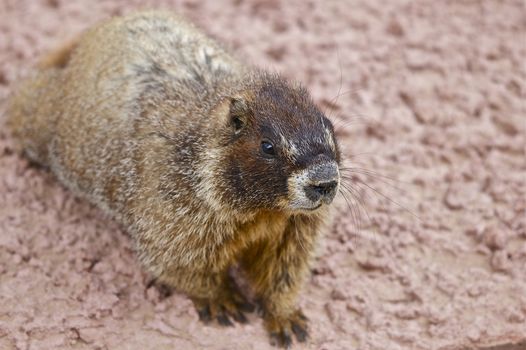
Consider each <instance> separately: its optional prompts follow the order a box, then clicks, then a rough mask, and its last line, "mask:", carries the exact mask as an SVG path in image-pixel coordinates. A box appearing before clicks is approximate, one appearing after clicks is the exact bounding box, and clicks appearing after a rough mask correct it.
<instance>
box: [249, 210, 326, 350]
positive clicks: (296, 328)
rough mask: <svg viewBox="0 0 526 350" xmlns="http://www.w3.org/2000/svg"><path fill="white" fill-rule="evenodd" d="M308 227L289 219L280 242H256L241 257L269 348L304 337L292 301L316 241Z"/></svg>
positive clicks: (304, 329) (302, 324)
mask: <svg viewBox="0 0 526 350" xmlns="http://www.w3.org/2000/svg"><path fill="white" fill-rule="evenodd" d="M307 220H308V219H307ZM312 226H313V225H312V224H310V225H305V222H303V221H302V219H301V218H295V219H291V221H290V223H289V224H288V226H287V228H286V230H285V232H284V233H283V235H282V237H281V240H272V239H269V240H265V241H261V242H258V243H257V244H255V245H253V246H252V247H250V249H248V250H247V252H246V253H245V254H244V257H243V267H244V269H245V270H246V272H247V275H248V278H249V279H250V281H251V282H252V285H253V288H254V290H255V293H256V296H257V297H258V298H259V299H260V300H261V302H262V307H263V318H264V323H265V327H266V329H267V331H268V332H269V335H270V337H271V342H272V343H273V345H279V346H282V347H289V346H290V345H291V344H292V334H294V335H295V336H296V339H297V340H298V341H300V342H304V341H305V340H306V339H307V337H308V332H307V318H306V317H305V315H304V314H303V312H302V311H301V310H300V309H299V308H298V307H297V305H296V299H297V295H298V292H299V290H300V288H301V286H302V284H303V281H304V279H305V276H306V274H307V273H308V270H309V268H308V266H309V258H310V256H311V252H312V250H313V247H314V243H315V239H316V228H315V227H312Z"/></svg>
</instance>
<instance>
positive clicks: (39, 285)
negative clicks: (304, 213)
mask: <svg viewBox="0 0 526 350" xmlns="http://www.w3.org/2000/svg"><path fill="white" fill-rule="evenodd" d="M140 7H148V8H149V7H155V8H159V7H165V8H170V9H173V10H174V11H177V12H179V13H182V14H184V15H186V16H187V17H189V18H190V19H192V20H194V21H195V22H197V23H198V24H199V25H200V26H202V27H203V28H205V30H206V31H207V32H208V33H210V34H211V35H213V36H215V37H217V38H218V39H220V40H222V41H223V42H225V43H226V45H228V46H230V47H231V48H232V49H233V50H234V51H235V52H236V53H238V54H239V55H240V56H241V57H243V58H245V59H246V61H249V62H252V63H254V64H257V65H260V66H263V67H267V68H269V69H275V70H278V71H281V72H283V73H284V74H285V75H287V76H289V77H290V78H293V79H298V80H300V81H302V82H304V83H305V84H306V85H307V86H308V87H309V89H310V90H311V91H312V94H313V96H314V98H315V100H316V101H317V102H318V103H319V104H320V105H321V106H322V107H323V108H324V109H325V110H326V111H327V113H328V114H329V115H330V116H331V118H332V119H333V120H334V121H335V124H336V128H337V132H338V136H339V137H340V142H341V144H342V146H343V148H344V153H345V156H346V157H347V159H348V160H347V164H349V165H351V166H355V167H360V168H364V169H368V170H357V171H358V172H359V173H355V174H354V180H352V181H349V182H348V184H349V185H350V186H353V192H354V194H355V196H356V198H357V199H354V200H353V199H352V198H348V199H349V201H351V207H352V208H354V209H352V210H351V209H349V207H348V206H347V204H346V202H345V200H344V198H343V196H340V198H339V199H338V202H337V205H336V207H337V210H336V215H335V220H334V223H333V225H332V226H331V228H330V230H329V231H328V232H327V233H326V237H325V239H324V241H323V244H322V246H321V247H320V250H319V254H318V258H317V259H316V263H315V267H314V268H313V273H312V277H311V278H310V280H309V281H308V283H307V284H306V286H305V290H304V292H303V293H302V296H301V305H303V307H304V308H305V311H306V314H307V315H308V316H309V318H310V319H311V339H310V341H309V343H308V344H307V345H305V346H298V347H296V348H297V349H389V350H397V349H473V348H487V347H491V346H496V345H500V347H496V348H495V349H524V348H526V344H524V343H523V344H522V345H521V344H519V343H520V342H521V341H524V340H525V338H526V157H525V152H526V146H525V142H526V138H525V134H526V125H525V123H526V103H525V99H526V66H525V63H524V58H525V57H526V9H525V3H524V2H523V1H520V0H517V1H513V0H502V1H497V0H495V1H489V0H487V1H485V0H480V1H470V0H463V1H459V0H443V1H432V0H422V1H404V0H397V1H380V0H377V1H368V0H352V1H323V2H322V1H319V2H314V1H302V0H295V1H270V0H269V1H243V0H233V1H209V2H197V1H161V0H159V1H138V0H133V1H124V0H108V1H80V0H69V1H65V0H47V1H44V0H38V1H37V0H2V1H0V122H1V120H2V119H3V113H4V109H5V105H6V98H7V96H8V94H9V92H10V90H11V88H12V86H13V85H14V84H15V83H16V82H17V81H18V80H19V79H20V78H22V77H23V76H25V75H26V74H27V73H28V70H29V69H30V67H31V65H32V64H33V63H34V61H35V59H36V58H37V57H38V56H39V55H40V54H42V53H43V52H45V51H46V50H48V49H52V48H53V47H55V46H56V45H58V44H59V43H60V42H62V41H63V40H64V39H67V38H70V37H71V36H73V35H75V34H76V33H78V32H79V31H81V30H83V29H84V28H86V27H88V26H89V25H91V24H93V23H94V22H96V21H98V20H101V19H104V18H108V17H109V16H112V15H116V14H122V13H127V12H129V11H132V10H133V9H137V8H140ZM12 144H13V140H11V139H9V138H8V137H6V136H5V133H4V132H3V131H0V349H112V350H113V349H194V348H203V349H267V348H270V346H269V345H268V341H267V337H266V334H265V333H264V331H263V329H262V325H261V320H260V319H258V318H257V317H256V316H252V317H251V321H252V322H251V324H249V325H246V326H239V325H238V326H236V327H235V328H228V329H222V328H219V326H204V325H202V324H201V323H199V322H198V320H197V315H196V313H195V311H194V309H193V308H192V306H191V303H190V301H189V300H188V299H187V298H186V297H185V296H184V295H180V294H175V295H173V296H171V297H169V298H165V299H163V298H161V296H160V294H159V291H158V290H157V289H155V288H147V287H146V283H147V276H145V274H144V273H143V272H142V271H141V268H140V266H139V265H138V263H137V261H136V260H135V258H134V255H133V252H132V250H131V244H130V241H129V239H128V237H127V236H126V234H125V233H124V232H123V231H122V230H121V229H120V228H119V227H118V226H117V225H116V224H114V223H113V222H112V221H111V220H110V219H108V218H105V217H104V216H103V215H102V214H101V212H100V211H99V210H98V209H96V208H93V207H91V206H90V205H89V204H87V203H86V202H84V201H81V200H78V199H75V198H74V197H73V196H72V195H71V194H70V193H68V192H67V191H66V190H64V189H63V188H62V187H61V185H60V184H59V183H57V181H56V180H55V179H54V178H53V176H51V175H50V174H49V173H47V172H46V171H45V170H42V169H38V168H35V167H32V166H29V165H28V163H27V161H26V160H25V159H23V158H21V157H20V156H19V155H17V154H14V153H13V152H12ZM384 176H385V177H384ZM359 180H361V181H363V184H360V181H359ZM364 184H366V185H364ZM380 193H381V194H380ZM384 195H385V197H384ZM386 197H387V198H389V199H387V198H386ZM395 202H396V203H395ZM511 343H515V344H519V345H515V347H514V348H513V347H511V345H509V344H511ZM506 344H508V345H506Z"/></svg>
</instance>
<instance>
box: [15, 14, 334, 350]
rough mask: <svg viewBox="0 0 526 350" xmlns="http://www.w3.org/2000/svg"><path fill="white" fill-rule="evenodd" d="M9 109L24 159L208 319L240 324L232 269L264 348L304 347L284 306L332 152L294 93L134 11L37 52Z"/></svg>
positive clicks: (327, 185)
mask: <svg viewBox="0 0 526 350" xmlns="http://www.w3.org/2000/svg"><path fill="white" fill-rule="evenodd" d="M8 114H9V125H10V127H11V130H12V132H13V134H14V136H16V137H17V138H18V139H19V141H20V145H21V147H22V149H23V150H24V151H25V153H26V154H27V155H28V156H29V157H30V158H32V159H33V160H35V161H37V162H39V163H42V164H44V165H46V166H48V167H49V168H50V169H51V171H52V172H53V173H54V174H55V175H56V176H57V177H58V179H59V180H60V181H61V182H62V183H63V184H64V185H65V186H67V187H68V188H70V189H71V190H72V191H74V192H75V193H76V194H77V195H80V196H83V197H85V198H87V199H88V200H90V201H91V202H93V203H94V204H96V205H97V206H99V207H100V208H102V209H103V210H105V211H106V212H108V213H109V214H111V215H112V216H114V217H115V218H116V219H117V220H119V221H120V222H121V223H122V224H123V225H124V227H125V228H126V229H127V231H128V232H129V233H130V234H131V235H132V237H133V240H134V244H135V246H136V250H137V253H138V256H139V259H140V260H141V262H142V263H143V264H144V266H145V267H146V268H147V269H148V271H149V272H150V273H151V274H152V275H153V276H154V277H155V278H156V279H157V280H158V281H159V282H160V283H163V284H166V285H168V286H170V287H174V288H177V289H179V290H181V291H184V292H186V293H187V294H188V295H189V296H190V297H191V298H192V300H193V301H194V304H195V305H196V307H197V310H198V315H199V317H200V318H201V319H202V320H203V321H209V320H212V319H216V320H217V321H219V322H220V323H221V324H224V325H229V324H231V321H230V319H231V318H233V319H234V320H237V321H239V322H245V321H246V318H245V316H244V315H243V312H244V311H247V310H248V309H250V307H249V306H250V303H249V302H248V301H247V300H246V299H245V297H244V296H243V295H242V294H241V293H240V292H239V291H238V290H237V287H235V285H234V284H233V282H232V281H231V280H230V278H229V274H228V270H229V268H230V267H231V266H232V265H233V264H237V263H239V264H240V266H241V267H242V268H243V269H244V270H245V271H246V275H247V276H248V279H249V282H250V285H251V288H252V289H253V291H254V293H255V295H256V297H257V300H259V301H260V303H261V307H262V308H263V309H264V311H265V312H264V320H265V326H266V328H267V330H268V331H269V333H270V335H271V339H272V340H273V341H274V342H275V343H277V344H278V345H284V346H288V345H289V344H290V343H291V335H292V334H295V336H296V338H297V339H298V340H300V341H304V340H305V339H306V336H307V329H306V318H305V317H304V315H303V313H302V312H301V311H300V310H299V309H298V308H297V307H296V305H295V299H296V296H297V294H298V292H299V288H300V287H301V284H302V281H303V279H304V277H305V275H306V273H307V272H308V263H309V258H310V256H311V254H312V252H313V250H314V247H315V244H316V239H317V237H318V234H319V230H320V228H321V226H322V225H323V223H324V222H325V219H326V218H327V214H328V206H329V204H330V203H331V202H332V200H333V198H334V196H335V194H336V193H337V190H338V186H339V181H340V177H339V162H340V155H339V150H338V145H337V142H336V140H335V138H334V132H333V127H332V124H331V123H330V121H329V120H328V119H327V118H326V117H325V116H324V115H323V113H322V112H321V111H320V110H319V109H318V108H317V107H316V106H315V105H314V103H313V102H312V100H311V98H310V96H309V94H308V92H307V91H306V90H305V89H304V88H303V87H301V86H300V85H298V84H295V83H289V82H287V81H286V80H285V79H283V78H282V77H280V76H279V75H276V74H269V73H266V72H264V71H261V70H258V69H256V68H252V67H250V66H244V65H242V64H241V63H239V62H238V61H237V60H236V59H235V58H233V57H232V56H231V55H230V54H229V53H228V52H226V50H224V49H223V48H222V47H221V46H220V45H219V44H218V43H216V42H215V41H213V40H211V39H210V38H208V37H207V36H206V35H205V34H203V33H202V32H201V31H199V30H197V29H196V28H195V27H194V26H193V25H192V24H190V23H188V22H186V21H184V20H182V19H181V18H179V17H177V16H174V15H172V14H169V13H165V12H143V13H136V14H133V15H130V16H127V17H122V18H116V19H112V20H110V21H108V22H105V23H102V24H100V25H98V26H96V27H94V28H93V29H91V30H89V31H87V32H86V33H84V34H83V35H82V36H80V38H79V39H78V40H76V41H74V42H71V43H68V44H67V45H65V46H64V47H63V48H62V49H60V50H58V51H57V52H55V53H53V54H51V55H49V56H47V57H46V58H44V59H43V60H42V61H41V63H40V65H39V67H38V69H37V71H36V72H35V74H34V75H33V76H32V77H30V78H29V79H28V80H27V81H26V82H24V83H23V84H22V85H21V86H20V88H19V90H18V91H17V92H16V94H15V95H14V96H13V99H12V101H11V105H10V109H9V111H8Z"/></svg>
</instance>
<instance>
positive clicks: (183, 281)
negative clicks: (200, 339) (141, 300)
mask: <svg viewBox="0 0 526 350" xmlns="http://www.w3.org/2000/svg"><path fill="white" fill-rule="evenodd" d="M174 276H177V277H176V278H175V277H174ZM159 280H160V281H162V282H163V283H165V284H168V285H171V286H174V287H175V288H177V289H178V290H181V291H183V292H186V293H187V294H188V295H189V297H190V299H192V302H193V303H194V306H195V308H196V310H197V314H198V316H199V319H200V320H201V321H203V322H205V323H209V322H211V321H213V320H217V322H218V323H219V324H220V325H223V326H232V325H233V323H232V321H231V320H230V319H231V318H232V319H234V320H235V321H237V322H240V323H246V322H247V318H246V317H245V315H244V312H251V311H253V309H254V308H253V306H252V304H250V303H249V302H248V301H247V300H246V298H245V297H244V296H243V295H242V294H241V293H240V292H239V290H238V288H237V286H236V285H235V283H234V281H233V280H232V278H231V277H230V276H229V275H228V269H225V271H222V272H211V271H185V272H184V273H181V271H178V272H177V273H175V274H165V275H162V276H161V277H159Z"/></svg>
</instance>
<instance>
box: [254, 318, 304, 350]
mask: <svg viewBox="0 0 526 350" xmlns="http://www.w3.org/2000/svg"><path fill="white" fill-rule="evenodd" d="M264 320H265V328H266V329H267V332H268V333H269V335H270V343H271V344H272V345H274V346H280V347H283V348H289V347H290V346H291V345H292V335H293V334H294V335H295V336H296V340H297V341H299V342H305V341H306V340H307V338H308V336H309V334H308V331H307V323H308V320H307V317H305V315H304V314H303V312H302V311H301V310H300V309H298V310H296V311H295V312H294V313H292V315H290V316H289V317H282V316H276V315H272V314H269V313H267V314H266V315H265V316H264Z"/></svg>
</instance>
